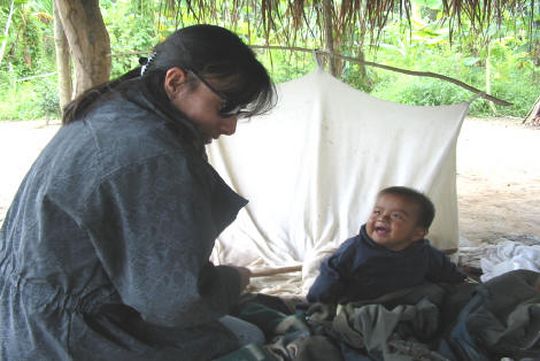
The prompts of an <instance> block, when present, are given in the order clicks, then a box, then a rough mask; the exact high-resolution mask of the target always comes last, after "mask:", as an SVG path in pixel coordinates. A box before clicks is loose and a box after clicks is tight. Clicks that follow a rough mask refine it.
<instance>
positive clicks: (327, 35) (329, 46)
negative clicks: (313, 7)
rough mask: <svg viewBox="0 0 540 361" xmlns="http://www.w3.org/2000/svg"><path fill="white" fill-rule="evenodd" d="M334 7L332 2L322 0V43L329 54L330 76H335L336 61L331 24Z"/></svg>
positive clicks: (330, 0)
mask: <svg viewBox="0 0 540 361" xmlns="http://www.w3.org/2000/svg"><path fill="white" fill-rule="evenodd" d="M333 9H334V5H333V4H332V0H324V2H323V20H324V31H323V33H324V41H325V46H326V51H328V52H329V53H330V58H329V59H328V63H329V64H330V74H332V75H333V76H336V74H337V69H336V59H335V58H334V56H333V55H334V31H333V30H334V26H333V22H332V14H333Z"/></svg>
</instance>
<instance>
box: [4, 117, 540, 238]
mask: <svg viewBox="0 0 540 361" xmlns="http://www.w3.org/2000/svg"><path fill="white" fill-rule="evenodd" d="M58 128H59V126H58V125H57V124H52V125H47V124H46V123H45V121H27V122H0V172H1V173H0V174H1V175H0V223H1V222H2V221H3V219H4V217H5V213H6V211H7V208H8V206H9V203H10V202H11V199H12V198H13V195H14V193H15V191H16V189H17V187H18V184H19V182H20V181H21V180H22V178H23V177H24V174H25V173H26V171H27V170H28V167H29V166H30V164H31V163H32V161H33V160H34V159H35V157H36V156H37V154H38V153H39V151H40V149H41V148H42V147H43V146H44V145H45V144H46V143H47V142H48V140H49V139H50V138H51V137H52V136H53V135H54V133H55V132H56V131H57V130H58ZM457 190H458V204H459V219H460V234H461V241H460V245H461V246H478V245H481V244H483V243H491V244H493V243H496V242H497V240H498V239H500V238H501V237H510V238H511V239H516V238H518V239H519V238H534V239H540V129H539V128H533V127H527V126H523V125H521V120H512V119H502V118H495V119H489V120H485V119H474V118H467V119H466V120H465V122H464V124H463V128H462V131H461V134H460V136H459V139H458V145H457Z"/></svg>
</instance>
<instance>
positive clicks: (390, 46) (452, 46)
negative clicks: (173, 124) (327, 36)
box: [0, 0, 540, 119]
mask: <svg viewBox="0 0 540 361" xmlns="http://www.w3.org/2000/svg"><path fill="white" fill-rule="evenodd" d="M224 2H226V0H216V2H215V3H214V4H215V6H216V9H218V8H219V7H220V6H221V4H222V3H224ZM179 3H180V4H181V6H185V4H184V3H185V2H179ZM227 3H228V2H227ZM52 4H53V0H17V1H16V11H15V14H14V17H13V21H12V26H11V29H10V31H9V33H8V35H7V36H6V37H4V35H3V34H0V42H2V41H4V40H5V41H6V44H7V46H6V52H5V55H4V58H3V59H2V62H1V63H0V81H1V82H2V84H3V85H4V86H3V87H2V88H1V89H0V119H37V118H51V117H58V105H57V104H58V95H57V91H56V89H57V85H56V81H57V79H56V75H55V74H54V72H55V70H56V69H55V53H54V41H53V21H52ZM280 4H281V5H285V2H282V3H280ZM278 5H279V4H278ZM412 5H413V6H412V18H411V26H412V28H410V29H409V28H408V24H407V23H405V22H403V21H401V20H400V18H399V16H395V18H394V19H393V20H392V21H390V22H389V23H388V25H387V27H386V28H385V30H384V32H383V33H382V36H381V38H380V39H379V40H380V41H379V43H378V44H377V46H373V47H370V46H369V44H365V45H364V46H363V47H361V45H360V44H361V43H362V42H361V39H359V37H360V35H359V34H360V33H359V31H358V30H355V31H353V32H352V33H351V34H346V35H345V36H344V38H343V39H342V43H341V45H340V48H339V49H340V50H339V51H340V52H341V53H342V54H344V55H349V56H353V57H354V56H356V55H355V54H358V53H359V51H360V50H363V51H364V56H365V60H367V61H372V62H378V63H381V64H385V65H390V66H393V67H398V68H403V69H410V70H416V71H424V72H434V73H439V74H442V75H446V76H449V77H452V78H455V79H458V80H460V81H462V82H465V83H467V84H469V85H471V86H473V87H476V88H478V89H480V90H482V91H488V92H489V93H490V94H492V95H494V96H496V97H499V98H501V99H505V100H507V101H510V102H512V103H513V105H512V106H510V107H502V106H495V107H493V106H492V105H491V104H490V103H488V102H487V101H485V100H482V99H477V100H475V101H474V102H473V103H472V105H471V110H470V113H471V114H472V115H475V116H492V115H504V116H516V117H523V116H525V115H526V114H527V113H528V111H529V110H530V109H531V108H532V106H533V102H534V101H535V100H536V99H537V97H538V95H539V91H540V90H539V89H538V87H537V86H536V84H537V83H539V81H540V71H539V67H540V60H539V59H540V31H538V30H537V31H536V32H535V33H533V34H532V36H527V35H528V34H529V33H528V32H529V31H530V28H529V27H528V25H529V24H527V22H526V21H525V20H524V19H523V18H511V17H509V16H507V18H505V19H503V20H504V21H503V22H502V24H501V25H500V27H496V26H492V27H490V28H488V29H487V30H486V32H484V33H482V34H478V33H476V32H475V31H474V30H473V29H471V27H470V26H469V25H468V24H467V22H466V21H465V22H464V24H463V27H462V28H461V30H460V32H459V33H454V34H453V35H452V43H451V42H450V34H449V31H448V30H447V27H446V26H445V24H443V23H442V22H441V12H442V9H443V8H442V2H441V1H440V0H413V1H412ZM100 6H101V10H102V15H103V18H104V21H105V24H106V27H107V30H108V32H109V37H110V41H111V53H112V73H111V77H117V76H119V75H121V74H123V73H125V72H126V71H128V70H130V69H132V68H133V67H136V66H138V59H139V57H140V56H146V55H148V54H149V53H150V52H151V50H152V48H153V46H154V45H155V44H156V43H157V42H158V41H160V40H162V39H164V38H165V37H166V36H167V35H168V34H169V33H171V32H172V31H174V29H176V28H177V27H181V26H186V25H191V24H194V23H197V22H198V20H197V19H195V18H194V17H193V16H192V15H191V14H190V13H189V12H187V11H185V9H183V11H181V13H180V15H179V16H175V15H174V14H172V13H170V12H169V11H168V10H167V9H168V6H170V3H169V2H163V1H158V0H147V1H142V0H137V1H130V0H101V1H100ZM257 6H258V5H254V4H251V3H250V4H245V5H244V8H243V10H242V11H233V10H238V9H231V11H227V12H224V13H223V12H222V13H220V12H219V11H217V10H216V9H211V10H210V13H213V14H214V15H215V16H213V19H212V22H213V23H215V24H217V25H222V26H225V27H228V28H230V29H231V30H233V31H235V32H237V33H238V34H239V35H240V37H242V38H243V39H244V40H245V41H246V42H247V43H249V44H264V43H266V39H265V36H264V35H265V34H264V30H263V29H261V27H260V26H259V25H254V24H257V22H256V20H254V19H257V18H258V17H259V16H260V13H261V9H260V8H258V7H257ZM281 7H283V6H281ZM247 10H249V11H248V12H246V11H247ZM7 11H8V9H7V8H6V7H2V8H1V9H0V28H1V29H4V25H5V24H6V21H7ZM537 16H539V15H537ZM308 17H309V16H308ZM248 18H249V19H250V20H251V21H252V23H251V24H249V25H248V22H247V20H248ZM310 19H311V18H310ZM233 20H234V21H233ZM312 20H313V19H312ZM310 21H311V20H310ZM271 31H272V32H271V34H270V38H269V42H270V44H273V45H285V44H283V43H282V42H281V41H280V40H279V39H283V37H284V36H285V37H287V36H289V35H288V31H289V29H287V28H279V27H278V26H277V25H276V27H275V28H272V29H271ZM284 34H285V35H284ZM319 38H320V34H319V30H318V27H317V24H316V23H315V20H313V23H312V24H311V25H310V29H307V28H306V29H305V31H304V32H303V33H302V34H299V35H298V37H297V38H296V43H295V44H296V46H299V47H303V48H310V49H316V48H320V47H321V45H320V42H319V41H320V40H319ZM486 44H489V48H488V47H487V45H486ZM256 52H257V54H258V57H259V59H260V60H261V61H262V62H263V64H264V65H265V66H266V67H267V68H268V69H269V72H270V74H271V76H272V77H273V79H274V80H275V81H276V82H283V81H287V80H290V79H294V78H298V77H300V76H302V75H304V74H306V73H308V72H310V71H312V70H313V69H314V68H315V67H316V61H315V59H314V56H313V55H312V54H310V53H305V52H293V51H285V50H272V51H268V50H260V49H256ZM488 65H489V66H490V68H489V74H490V76H489V79H486V74H487V69H488V68H487V66H488ZM341 78H342V79H343V80H344V81H345V82H347V83H348V84H350V85H351V86H353V87H356V88H358V89H361V90H363V91H365V92H369V93H371V94H372V95H374V96H377V97H380V98H382V99H386V100H390V101H395V102H400V103H405V104H413V105H443V104H453V103H457V102H463V101H469V100H471V99H472V98H473V97H474V94H473V93H471V92H468V91H466V90H464V89H462V88H460V87H458V86H456V85H454V84H451V83H448V82H445V81H443V80H439V79H434V78H428V77H415V76H408V75H403V74H399V73H395V72H391V71H388V70H381V69H378V68H374V67H362V66H361V65H359V64H357V63H354V62H347V61H345V62H344V63H343V70H342V73H341ZM488 80H489V81H488ZM488 87H489V89H487V88H488Z"/></svg>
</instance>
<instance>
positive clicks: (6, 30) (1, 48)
mask: <svg viewBox="0 0 540 361" xmlns="http://www.w3.org/2000/svg"><path fill="white" fill-rule="evenodd" d="M14 12H15V0H11V4H10V5H9V14H8V18H7V21H6V27H5V28H4V40H2V45H0V64H1V63H2V60H3V59H4V53H5V51H6V46H7V42H8V35H9V28H10V26H11V19H12V18H13V13H14Z"/></svg>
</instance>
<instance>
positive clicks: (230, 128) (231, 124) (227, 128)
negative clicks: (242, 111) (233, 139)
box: [221, 116, 238, 135]
mask: <svg viewBox="0 0 540 361" xmlns="http://www.w3.org/2000/svg"><path fill="white" fill-rule="evenodd" d="M236 124H238V118H237V117H236V116H232V117H228V118H226V119H223V122H222V123H221V133H222V134H225V135H233V134H234V133H235V132H236Z"/></svg>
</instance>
